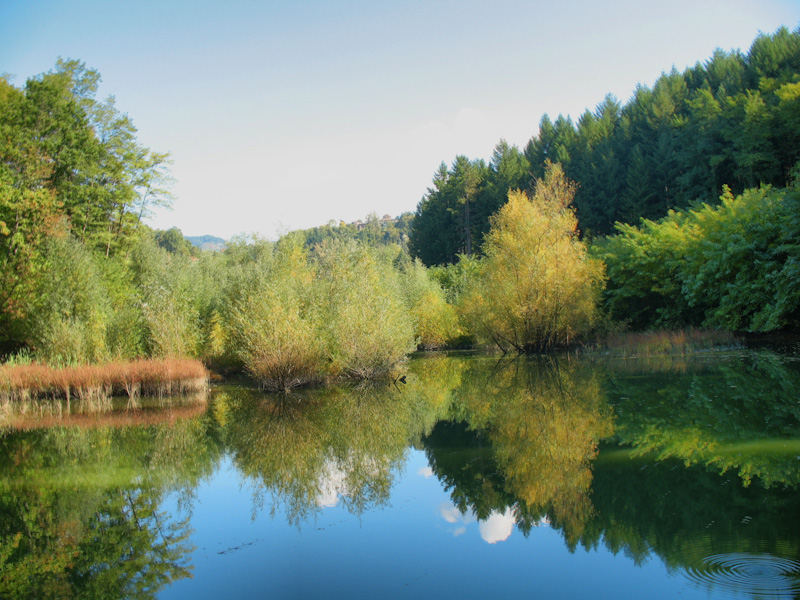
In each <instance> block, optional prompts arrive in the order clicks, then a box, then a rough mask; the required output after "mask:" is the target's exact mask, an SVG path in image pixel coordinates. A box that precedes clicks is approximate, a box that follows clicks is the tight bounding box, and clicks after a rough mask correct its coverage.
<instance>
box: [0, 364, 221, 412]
mask: <svg viewBox="0 0 800 600" xmlns="http://www.w3.org/2000/svg"><path fill="white" fill-rule="evenodd" d="M207 385H208V371H206V369H205V367H204V366H203V364H202V363H201V362H200V361H198V360H192V359H142V360H136V361H130V362H110V363H106V364H100V365H80V366H73V367H65V368H55V367H51V366H48V365H44V364H38V363H32V364H28V365H25V364H23V365H4V366H2V367H0V402H4V403H8V402H28V401H32V400H38V399H45V398H49V399H66V400H71V399H72V398H76V399H78V400H85V401H96V400H107V399H110V398H111V397H112V396H115V395H118V396H128V397H129V398H138V397H140V396H143V395H144V396H159V397H164V396H178V395H180V396H183V395H188V394H194V393H196V392H199V391H203V390H205V389H206V387H207Z"/></svg>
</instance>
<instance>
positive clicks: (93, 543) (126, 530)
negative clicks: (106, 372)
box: [0, 411, 220, 598]
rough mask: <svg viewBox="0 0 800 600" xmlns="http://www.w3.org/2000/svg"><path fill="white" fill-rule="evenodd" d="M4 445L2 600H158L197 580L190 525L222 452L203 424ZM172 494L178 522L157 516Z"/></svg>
mask: <svg viewBox="0 0 800 600" xmlns="http://www.w3.org/2000/svg"><path fill="white" fill-rule="evenodd" d="M162 416H163V418H164V421H163V422H162V423H160V424H147V425H133V426H128V427H115V426H105V425H101V426H98V427H51V428H48V429H34V430H28V431H16V432H11V431H8V432H5V433H4V434H2V435H0V597H3V598H6V597H8V598H153V597H155V595H156V593H157V592H158V590H160V589H161V588H163V587H164V586H165V585H167V584H169V583H170V582H172V581H175V580H177V579H181V578H184V577H188V576H190V575H191V568H190V567H189V566H188V564H187V560H188V557H189V554H190V553H191V547H190V545H189V543H188V537H189V535H190V533H191V530H190V529H189V521H188V517H189V514H190V509H191V498H192V494H193V490H194V489H195V487H196V485H197V483H198V481H199V480H200V478H202V477H204V476H207V475H209V474H210V473H211V472H212V470H213V466H214V464H215V463H216V461H217V459H218V456H219V452H220V447H219V445H218V444H217V443H215V439H217V437H218V436H216V435H214V434H213V432H212V431H211V430H212V429H213V427H212V424H211V422H210V421H209V420H208V418H207V417H206V416H204V415H202V414H201V415H199V416H195V417H192V418H188V419H177V420H172V419H170V414H169V411H167V412H165V413H163V415H162ZM173 493H174V494H176V495H177V496H178V498H179V505H180V506H181V507H182V510H181V511H180V512H181V513H182V516H181V515H177V514H176V515H169V514H166V513H165V512H164V511H163V510H162V509H161V506H162V505H163V503H164V502H165V499H166V497H167V496H168V495H170V494H173Z"/></svg>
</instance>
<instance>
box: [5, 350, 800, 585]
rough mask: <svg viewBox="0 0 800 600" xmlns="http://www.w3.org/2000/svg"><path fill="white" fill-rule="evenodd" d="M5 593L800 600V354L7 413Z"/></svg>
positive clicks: (480, 362)
mask: <svg viewBox="0 0 800 600" xmlns="http://www.w3.org/2000/svg"><path fill="white" fill-rule="evenodd" d="M0 423H3V425H2V429H0V597H2V598H161V599H173V598H219V597H231V598H265V597H271V598H322V597H329V598H420V597H454V598H455V597H457V598H486V597H498V598H512V597H513V598H517V597H537V598H585V597H591V598H642V597H647V598H675V597H678V596H679V597H681V598H705V599H707V598H759V599H761V598H798V597H800V493H798V492H799V491H800V490H799V489H798V483H800V356H798V353H797V349H796V348H791V347H789V348H784V349H781V350H780V351H775V350H773V349H750V350H730V351H724V352H716V353H708V354H703V355H696V356H693V357H691V358H686V357H673V358H668V359H660V360H655V359H639V360H637V359H626V360H622V359H603V358H593V359H587V358H578V357H575V356H571V355H566V354H564V355H558V356H550V357H532V358H520V359H513V360H512V359H508V358H498V357H492V356H458V355H451V356H442V355H436V356H423V357H416V358H414V359H412V360H411V361H410V363H409V365H408V374H407V376H406V379H405V382H401V381H397V382H395V383H389V384H382V385H364V386H356V387H352V386H347V387H335V388H329V389H324V390H315V391H302V392H298V393H296V394H290V395H266V394H261V393H259V392H257V391H256V390H253V389H249V388H247V387H245V386H237V385H221V386H218V387H215V388H214V389H212V391H211V392H210V393H209V395H208V397H207V398H206V399H205V400H204V401H202V402H195V403H192V402H188V401H185V402H179V403H177V404H172V403H169V402H164V401H163V400H157V399H150V400H146V401H143V402H142V403H141V405H140V406H134V407H132V406H128V405H126V403H125V401H120V403H119V404H118V405H116V408H115V409H114V410H111V411H105V412H90V411H83V410H82V408H81V406H80V405H79V403H77V404H76V403H75V402H73V404H72V405H71V406H69V407H66V406H65V405H64V404H63V403H58V404H51V405H44V406H43V407H39V408H36V409H34V408H29V409H28V410H27V411H19V410H12V409H11V407H4V408H2V409H0Z"/></svg>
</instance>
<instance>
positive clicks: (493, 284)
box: [461, 164, 603, 352]
mask: <svg viewBox="0 0 800 600" xmlns="http://www.w3.org/2000/svg"><path fill="white" fill-rule="evenodd" d="M575 189H576V186H575V184H574V183H572V182H570V181H569V180H567V178H566V177H565V175H564V172H563V170H562V169H561V167H560V165H557V164H556V165H550V164H548V166H547V169H546V172H545V176H544V178H543V179H541V180H539V181H538V182H537V184H536V189H535V193H534V196H533V198H531V199H528V197H527V196H526V195H525V194H524V193H522V192H511V193H510V194H509V199H508V203H507V204H505V205H504V206H503V207H502V208H501V209H500V211H499V212H498V213H497V214H496V215H494V216H493V217H492V218H491V224H492V228H491V230H490V231H489V233H488V234H487V235H486V238H485V239H486V243H485V245H484V252H485V254H486V257H485V258H484V260H483V261H482V263H481V265H480V271H479V273H478V275H477V277H475V280H474V281H473V282H471V284H470V289H468V291H467V293H465V294H464V297H463V299H462V301H461V307H462V309H463V312H464V314H465V317H466V319H467V321H468V322H469V323H470V324H471V327H472V329H473V332H474V334H475V335H476V336H477V337H478V339H479V340H482V341H483V342H485V343H489V344H493V345H497V346H499V347H500V348H502V349H503V350H506V351H507V350H514V351H517V352H526V351H530V350H539V349H545V348H549V347H552V346H554V345H559V344H564V343H569V342H570V341H572V340H573V339H575V338H577V337H579V336H581V335H583V334H585V333H587V332H588V331H589V330H590V329H591V327H592V326H593V323H594V321H595V318H596V315H597V303H598V300H599V294H600V291H601V289H602V285H603V264H602V262H601V261H599V260H597V259H594V258H591V257H589V256H588V255H587V252H586V247H585V245H584V244H583V242H581V241H580V240H579V239H578V231H577V225H578V221H577V218H576V216H575V211H574V210H573V209H572V207H571V206H570V204H571V202H572V198H573V197H574V195H575Z"/></svg>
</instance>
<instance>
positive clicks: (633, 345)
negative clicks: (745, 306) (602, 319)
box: [592, 328, 742, 358]
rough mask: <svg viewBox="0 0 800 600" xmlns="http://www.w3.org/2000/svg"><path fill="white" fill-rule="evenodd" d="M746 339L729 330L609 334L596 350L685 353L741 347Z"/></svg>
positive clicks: (621, 354) (620, 354) (618, 354)
mask: <svg viewBox="0 0 800 600" xmlns="http://www.w3.org/2000/svg"><path fill="white" fill-rule="evenodd" d="M740 347H742V342H741V341H740V340H739V339H737V337H736V336H735V335H734V334H733V333H731V332H729V331H719V330H716V329H692V328H690V329H677V330H672V331H645V332H639V333H619V334H613V335H609V336H608V337H607V338H605V339H604V340H602V341H600V342H598V343H597V344H596V345H595V346H594V347H593V348H592V350H593V351H595V352H601V353H603V354H606V355H607V356H611V357H615V358H641V357H656V356H684V355H687V354H694V353H696V352H703V351H708V350H713V349H720V348H740Z"/></svg>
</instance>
